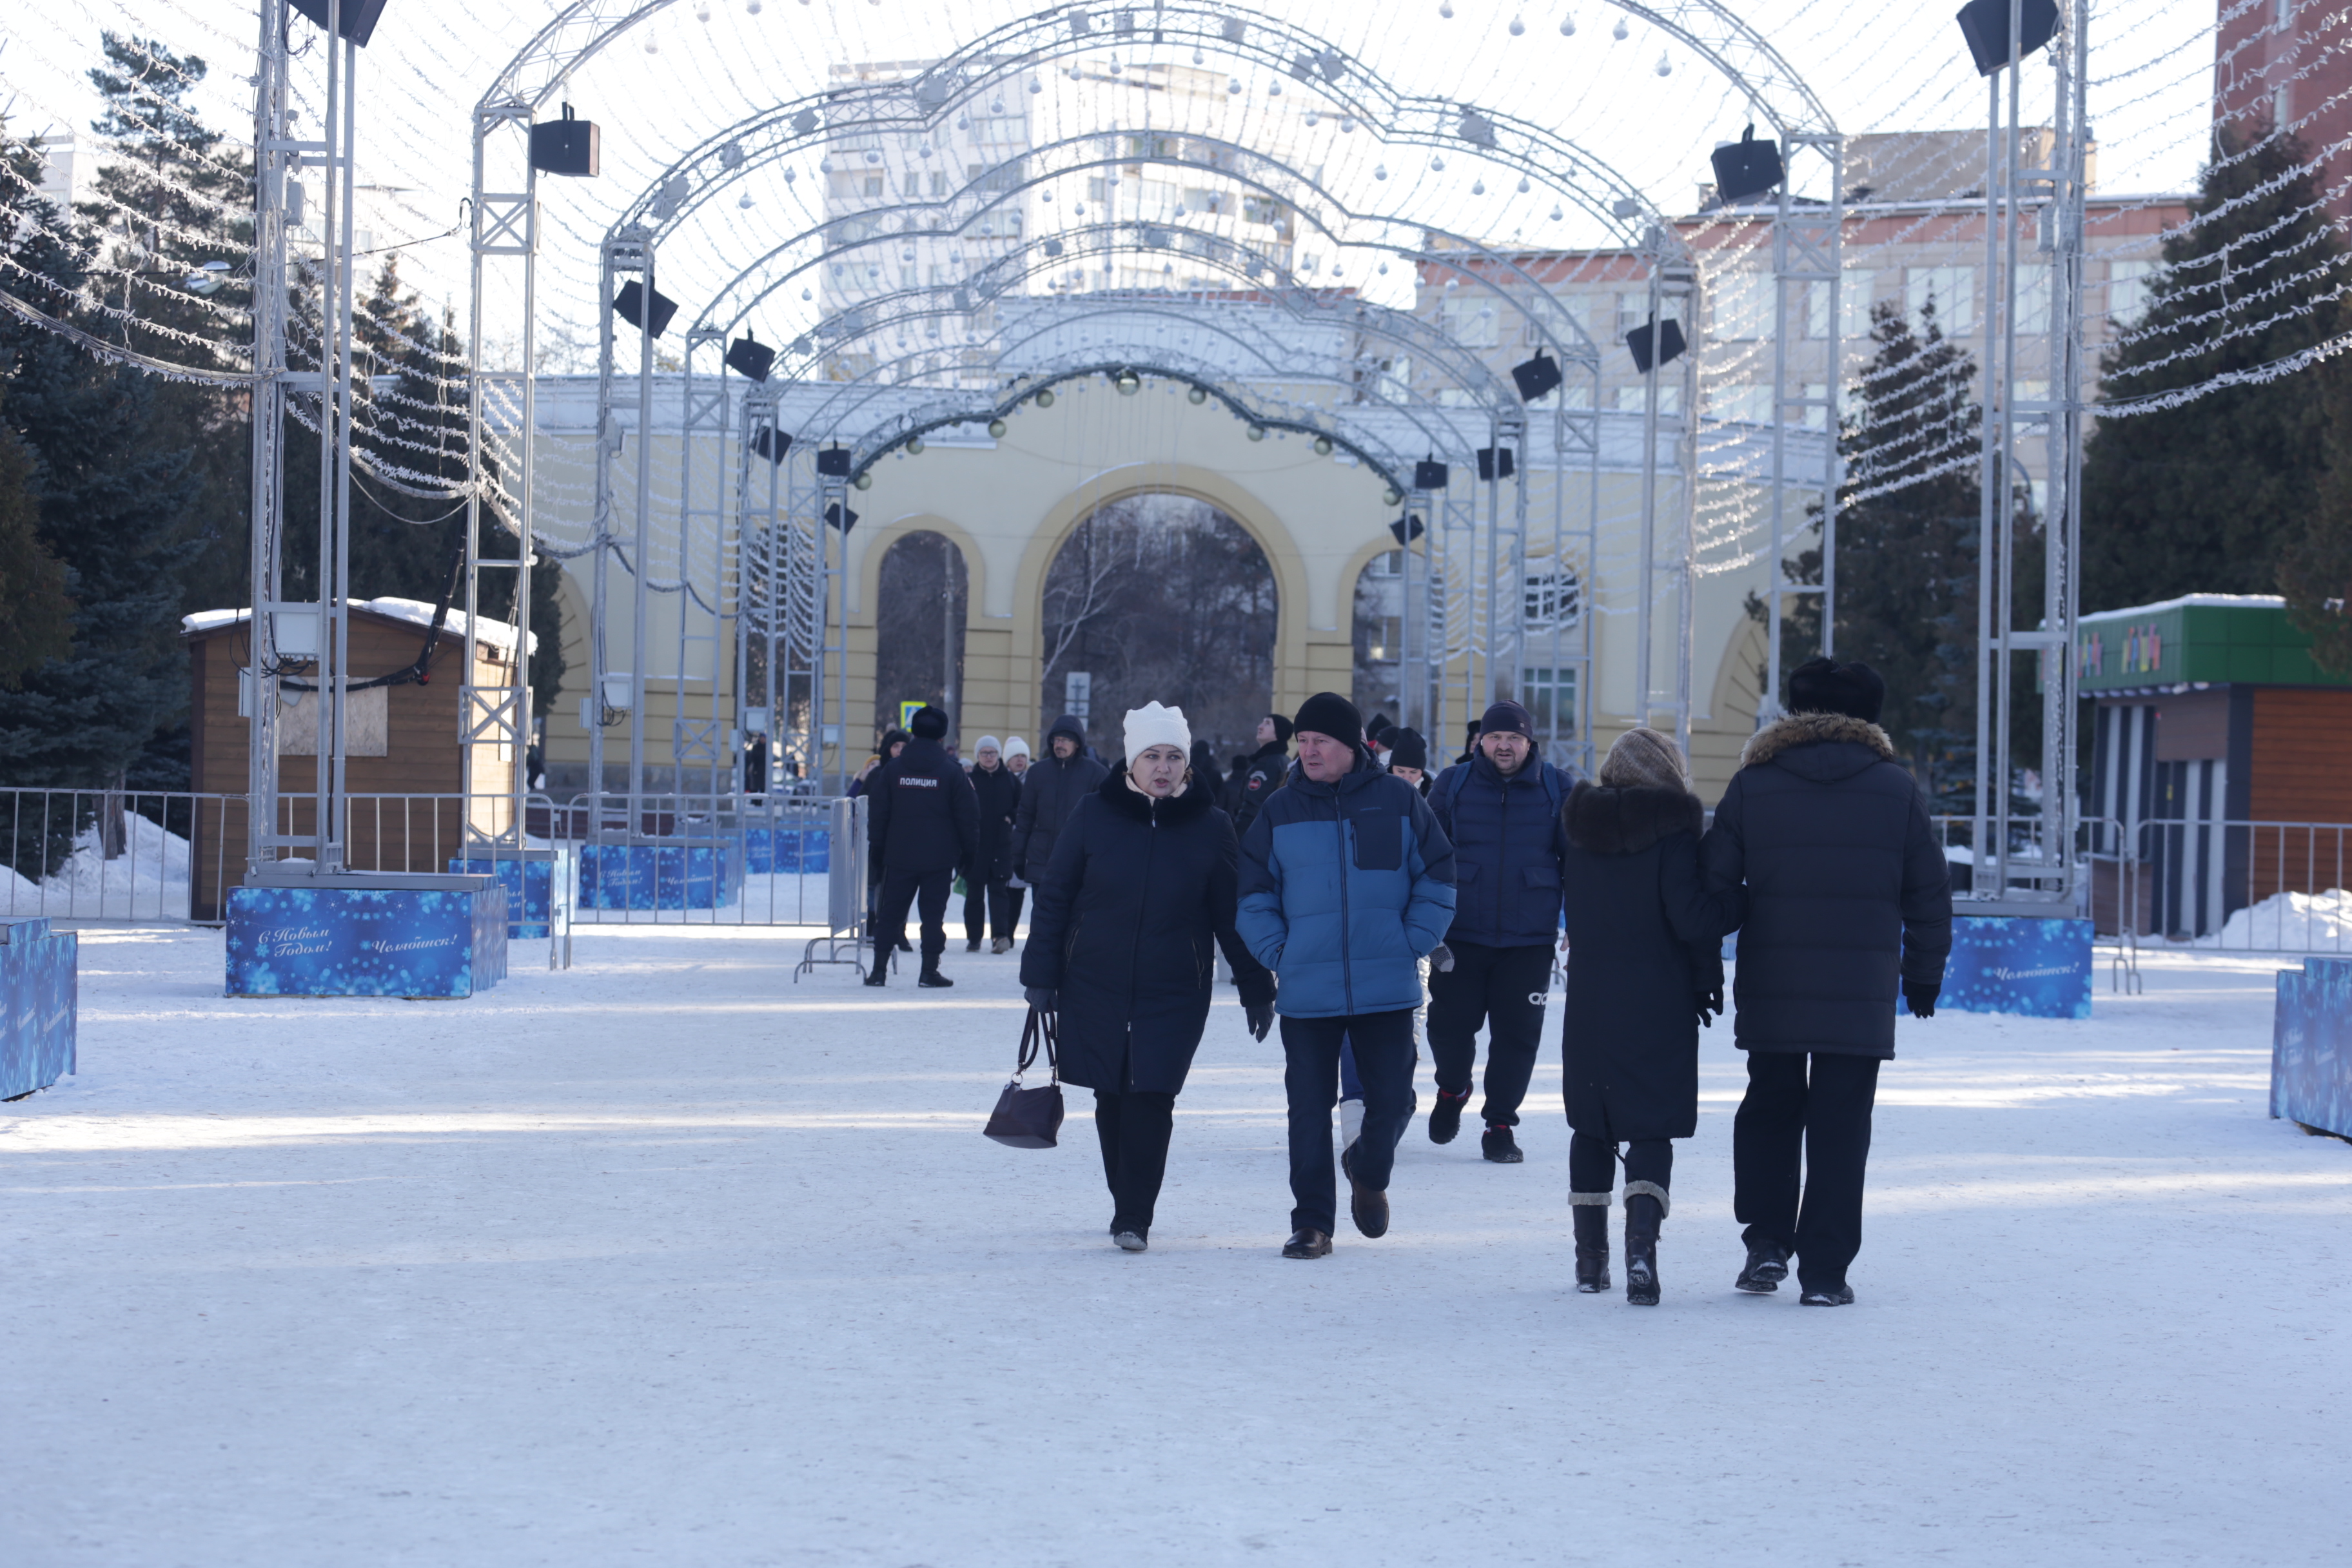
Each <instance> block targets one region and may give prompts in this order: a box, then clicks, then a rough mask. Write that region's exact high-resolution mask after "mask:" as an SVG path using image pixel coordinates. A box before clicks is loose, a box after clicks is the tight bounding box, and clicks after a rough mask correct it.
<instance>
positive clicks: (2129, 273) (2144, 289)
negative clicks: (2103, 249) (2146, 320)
mask: <svg viewBox="0 0 2352 1568" xmlns="http://www.w3.org/2000/svg"><path fill="white" fill-rule="evenodd" d="M2162 266H2163V263H2161V262H2157V261H2110V262H2108V263H2107V321H2108V322H2109V323H2110V324H2111V325H2114V326H2116V327H2128V326H2130V325H2131V324H2132V323H2133V322H2135V321H2138V320H2139V319H2140V316H2141V315H2142V313H2144V312H2145V311H2146V310H2147V305H2148V280H2149V279H2152V278H2154V277H2155V276H2156V274H2157V272H2158V269H2159V268H2161V267H2162Z"/></svg>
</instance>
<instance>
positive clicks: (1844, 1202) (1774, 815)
mask: <svg viewBox="0 0 2352 1568" xmlns="http://www.w3.org/2000/svg"><path fill="white" fill-rule="evenodd" d="M1885 699H1886V683H1885V681H1883V680H1881V679H1879V677H1878V674H1877V672H1876V671H1874V670H1873V669H1872V668H1870V667H1869V666H1868V665H1866V664H1837V663H1833V662H1832V661H1831V660H1829V659H1826V658H1815V659H1809V660H1807V661H1806V662H1805V663H1803V664H1801V665H1799V666H1798V667H1797V668H1795V669H1794V670H1793V671H1791V672H1790V676H1789V708H1790V711H1789V713H1788V714H1787V715H1786V716H1785V717H1783V718H1780V719H1777V720H1775V721H1772V722H1771V723H1769V724H1767V725H1766V726H1765V727H1764V728H1763V729H1761V730H1759V731H1757V732H1756V733H1755V735H1753V736H1752V737H1750V739H1749V740H1748V746H1747V749H1746V750H1745V751H1744V752H1741V753H1740V759H1739V771H1738V773H1734V774H1733V775H1732V779H1731V784H1730V785H1729V787H1728V788H1727V789H1726V790H1725V791H1724V795H1723V799H1722V801H1721V803H1720V804H1718V805H1717V807H1716V810H1715V825H1714V826H1712V827H1711V828H1709V829H1708V830H1707V834H1706V837H1705V838H1704V839H1703V840H1701V841H1700V845H1699V863H1700V865H1701V867H1702V868H1704V870H1705V872H1706V879H1707V885H1708V890H1709V891H1710V892H1712V893H1717V894H1726V893H1728V892H1729V891H1730V890H1731V889H1736V888H1738V887H1740V886H1741V885H1742V884H1745V886H1746V889H1747V900H1748V918H1747V921H1746V923H1745V924H1744V925H1743V926H1742V927H1741V928H1740V932H1739V963H1738V977H1737V979H1736V980H1735V981H1734V983H1733V995H1734V997H1735V998H1736V1000H1737V1004H1738V1011H1737V1016H1736V1017H1735V1019H1734V1021H1733V1026H1734V1031H1735V1035H1736V1037H1737V1040H1738V1045H1739V1047H1740V1048H1741V1049H1742V1050H1745V1051H1746V1052H1747V1053H1748V1094H1747V1097H1746V1098H1745V1099H1744V1100H1741V1101H1740V1105H1739V1112H1738V1116H1736V1117H1735V1118H1734V1119H1733V1121H1732V1124H1731V1164H1732V1180H1733V1187H1734V1192H1733V1198H1732V1210H1733V1213H1734V1214H1735V1215H1737V1216H1738V1219H1739V1221H1740V1223H1741V1225H1743V1226H1745V1227H1746V1230H1745V1232H1744V1233H1743V1237H1742V1239H1743V1240H1745V1241H1746V1243H1747V1246H1748V1264H1747V1267H1746V1268H1742V1269H1741V1270H1740V1274H1739V1278H1738V1280H1737V1281H1735V1283H1736V1284H1737V1285H1738V1288H1739V1289H1742V1290H1747V1291H1750V1292H1754V1293H1757V1294H1762V1293H1764V1292H1767V1291H1770V1290H1774V1289H1778V1288H1779V1286H1780V1280H1782V1279H1785V1278H1787V1276H1788V1272H1789V1258H1790V1255H1791V1254H1792V1253H1793V1254H1794V1255H1795V1257H1796V1259H1797V1283H1798V1286H1799V1289H1800V1290H1801V1296H1800V1300H1802V1301H1803V1302H1804V1303H1805V1304H1806V1305H1808V1306H1825V1307H1833V1306H1843V1305H1844V1304H1846V1303H1848V1302H1850V1301H1852V1300H1853V1288H1852V1287H1851V1286H1850V1285H1848V1284H1847V1283H1846V1269H1847V1267H1848V1266H1849V1265H1850V1264H1852V1263H1853V1258H1854V1254H1855V1253H1856V1252H1857V1251H1858V1250H1859V1249H1860V1248H1861V1246H1862V1189H1863V1173H1864V1166H1865V1164H1866V1163H1867V1162H1868V1159H1869V1155H1870V1113H1871V1109H1872V1106H1873V1105H1874V1102H1875V1100H1876V1099H1877V1092H1878V1064H1879V1063H1880V1062H1882V1061H1885V1060H1887V1059H1889V1058H1892V1057H1893V1056H1894V1055H1895V1005H1896V1002H1897V994H1898V993H1899V994H1900V1000H1901V1001H1902V1002H1903V1003H1904V1004H1905V1005H1907V1006H1908V1007H1909V1008H1910V1010H1911V1016H1913V1017H1915V1018H1932V1017H1934V1016H1935V1014H1936V998H1937V994H1938V993H1939V992H1940V991H1941V990H1942V989H1943V982H1944V960H1945V958H1946V956H1947V955H1948V954H1949V953H1950V952H1951V949H1952V890H1951V873H1950V870H1949V868H1948V867H1947V866H1946V864H1945V861H1944V852H1943V849H1942V847H1941V846H1940V845H1939V844H1938V843H1937V838H1936V832H1935V828H1934V826H1933V825H1932V824H1930V823H1929V821H1928V820H1927V802H1926V801H1925V800H1924V799H1923V798H1921V796H1920V794H1919V786H1918V784H1917V783H1916V781H1915V780H1914V779H1913V778H1912V776H1911V771H1910V770H1909V769H1908V768H1906V767H1905V766H1903V764H1902V763H1898V762H1897V761H1895V746H1894V743H1893V742H1890V741H1889V740H1887V738H1886V732H1885V731H1883V730H1881V729H1880V728H1879V727H1878V714H1879V709H1880V706H1881V704H1883V703H1884V702H1885Z"/></svg>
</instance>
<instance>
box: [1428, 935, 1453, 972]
mask: <svg viewBox="0 0 2352 1568" xmlns="http://www.w3.org/2000/svg"><path fill="white" fill-rule="evenodd" d="M1429 968H1430V973H1433V974H1451V973H1454V950H1453V949H1452V948H1450V947H1448V946H1446V945H1445V944H1444V942H1439V943H1438V944H1437V945H1436V946H1435V947H1433V948H1431V949H1430V950H1429Z"/></svg>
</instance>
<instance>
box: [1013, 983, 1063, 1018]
mask: <svg viewBox="0 0 2352 1568" xmlns="http://www.w3.org/2000/svg"><path fill="white" fill-rule="evenodd" d="M1021 994H1022V995H1024V996H1025V997H1027V998H1028V999H1029V1005H1031V1006H1032V1007H1034V1008H1036V1009H1037V1011H1039V1012H1040V1013H1052V1012H1055V1011H1057V1008H1056V1007H1055V1003H1056V1002H1058V1001H1059V1000H1060V996H1061V994H1060V993H1059V992H1057V991H1055V989H1054V988H1053V987H1052V986H1050V985H1032V986H1029V987H1027V988H1026V989H1024V991H1023V992H1022V993H1021Z"/></svg>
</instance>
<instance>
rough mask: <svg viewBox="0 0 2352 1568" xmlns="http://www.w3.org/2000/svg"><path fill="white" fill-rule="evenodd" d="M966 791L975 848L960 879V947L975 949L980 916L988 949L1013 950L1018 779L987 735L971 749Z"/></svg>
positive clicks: (1018, 807) (971, 950)
mask: <svg viewBox="0 0 2352 1568" xmlns="http://www.w3.org/2000/svg"><path fill="white" fill-rule="evenodd" d="M964 776H965V777H966V778H968V779H970V780H971V793H972V795H973V797H974V798H975V799H976V800H977V801H978V802H979V805H980V848H979V851H978V853H976V854H975V855H974V856H973V857H972V861H973V864H972V868H971V875H970V876H968V877H966V878H965V879H964V899H963V937H964V942H963V950H964V951H965V952H979V951H980V935H981V921H982V917H983V916H985V917H986V919H987V922H988V926H989V935H990V937H991V941H990V942H989V951H990V952H1012V951H1013V920H1014V911H1015V910H1017V909H1018V908H1019V906H1018V905H1017V904H1016V903H1014V901H1013V900H1014V896H1015V895H1014V893H1013V889H1012V887H1011V886H1009V885H1008V879H1010V878H1011V877H1012V875H1013V814H1014V813H1015V812H1017V811H1018V810H1019V809H1020V806H1021V780H1020V778H1019V776H1018V775H1016V774H1015V773H1013V770H1012V769H1011V768H1009V767H1006V766H1005V765H1004V751H1003V747H1002V746H1000V745H998V744H997V741H996V737H995V736H993V735H982V737H981V738H980V744H979V745H977V746H975V747H973V748H972V752H971V772H970V773H966V774H965V775H964Z"/></svg>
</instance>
